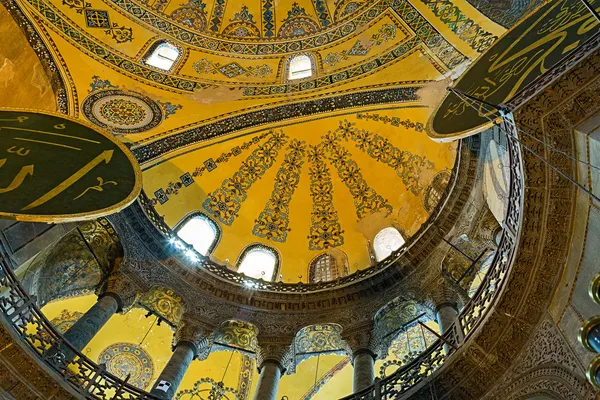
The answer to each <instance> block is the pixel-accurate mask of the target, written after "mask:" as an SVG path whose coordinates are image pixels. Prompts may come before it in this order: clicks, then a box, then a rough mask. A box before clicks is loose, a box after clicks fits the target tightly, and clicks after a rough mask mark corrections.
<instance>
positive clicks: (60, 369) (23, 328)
mask: <svg viewBox="0 0 600 400" xmlns="http://www.w3.org/2000/svg"><path fill="white" fill-rule="evenodd" d="M0 314H1V315H0V318H2V319H3V321H2V322H3V324H4V326H5V327H6V328H7V329H9V330H10V334H11V335H12V336H13V338H14V339H15V340H20V341H21V342H22V343H24V344H25V348H26V349H27V350H29V351H28V352H29V353H31V352H33V353H34V354H35V355H37V357H35V356H34V358H37V360H36V361H37V362H38V363H42V364H44V365H45V367H46V370H48V368H49V369H50V371H53V372H56V373H57V374H59V377H60V379H58V381H62V382H64V384H65V385H66V386H67V387H68V388H69V389H71V390H70V391H71V392H75V393H77V395H78V397H80V398H85V399H97V400H131V399H137V400H158V398H157V397H154V396H152V395H150V394H148V393H146V392H144V391H143V390H141V389H138V388H136V387H134V386H132V385H130V384H128V383H127V378H126V379H125V380H122V379H120V378H118V377H116V376H115V375H113V374H111V373H110V372H108V371H107V370H106V368H105V366H104V365H98V364H96V363H95V362H93V361H92V360H90V359H89V358H87V357H86V356H84V355H83V354H81V353H80V352H79V351H77V350H76V349H75V348H74V347H73V346H71V344H70V343H69V342H67V341H66V340H65V338H64V337H63V336H62V335H61V334H60V333H59V332H58V331H57V330H56V328H55V327H54V326H53V325H52V324H51V323H50V321H48V319H46V317H45V316H44V314H43V313H42V312H41V311H40V309H39V308H38V307H37V305H36V301H35V298H34V297H31V296H29V294H28V293H27V292H26V291H25V290H24V289H23V287H22V286H21V284H20V282H19V280H18V279H17V277H16V276H15V274H14V273H13V271H12V270H11V268H10V265H9V264H8V262H7V260H6V258H5V257H4V255H1V254H0ZM58 349H60V350H58ZM69 352H70V354H68V355H67V354H65V353H69ZM59 377H55V378H59Z"/></svg>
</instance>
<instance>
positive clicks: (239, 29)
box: [223, 5, 260, 37]
mask: <svg viewBox="0 0 600 400" xmlns="http://www.w3.org/2000/svg"><path fill="white" fill-rule="evenodd" d="M229 22H231V24H229V25H227V26H226V27H225V29H223V35H227V36H234V37H258V36H259V35H260V32H259V30H258V28H257V27H256V22H255V21H254V16H253V15H252V14H250V11H249V10H248V7H247V6H245V5H242V9H241V10H240V12H237V13H235V15H234V16H233V18H232V19H230V20H229Z"/></svg>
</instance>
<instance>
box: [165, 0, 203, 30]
mask: <svg viewBox="0 0 600 400" xmlns="http://www.w3.org/2000/svg"><path fill="white" fill-rule="evenodd" d="M205 9H206V4H204V3H203V2H202V1H201V0H188V2H187V3H186V4H184V5H182V6H181V7H179V8H176V9H175V10H173V12H171V15H170V17H171V19H173V20H174V21H175V22H179V23H181V24H184V25H186V26H189V27H190V28H192V29H197V30H199V31H203V30H205V29H206V10H205Z"/></svg>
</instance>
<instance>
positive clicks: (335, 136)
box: [322, 129, 392, 220]
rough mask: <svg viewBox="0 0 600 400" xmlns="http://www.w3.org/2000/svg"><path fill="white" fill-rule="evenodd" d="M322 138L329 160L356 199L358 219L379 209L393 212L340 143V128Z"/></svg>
mask: <svg viewBox="0 0 600 400" xmlns="http://www.w3.org/2000/svg"><path fill="white" fill-rule="evenodd" d="M322 139H323V146H324V148H325V150H326V151H327V153H328V154H329V160H330V161H331V162H332V163H333V165H334V166H335V168H336V169H337V171H338V175H339V177H340V179H341V180H342V181H343V182H344V183H345V184H346V186H347V187H348V190H349V191H350V194H351V195H352V197H353V199H354V206H355V207H356V216H357V217H358V219H359V220H360V219H361V218H364V217H366V216H367V215H370V214H372V213H374V212H377V211H386V212H387V213H388V214H389V213H391V212H392V206H390V205H389V204H388V203H387V200H385V199H384V198H383V197H381V195H379V194H377V192H375V190H374V189H372V188H371V187H370V186H369V185H368V184H367V182H366V181H365V179H364V178H363V176H362V173H361V172H360V167H359V166H358V164H357V163H356V161H354V160H353V159H352V158H351V157H352V155H351V154H350V152H349V151H348V150H346V149H345V148H344V147H343V146H342V145H341V144H340V142H341V140H342V137H340V136H339V129H337V130H336V131H334V132H331V131H330V132H328V133H327V134H326V135H325V136H323V137H322Z"/></svg>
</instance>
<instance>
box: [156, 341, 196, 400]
mask: <svg viewBox="0 0 600 400" xmlns="http://www.w3.org/2000/svg"><path fill="white" fill-rule="evenodd" d="M193 359H194V348H193V345H192V344H190V343H188V342H179V343H177V346H176V347H175V351H174V352H173V355H172V356H171V358H170V359H169V362H168V363H167V365H165V367H164V368H163V370H162V372H161V373H160V375H159V377H158V378H157V379H156V382H154V386H152V390H151V391H150V393H151V394H153V395H154V396H156V397H160V398H162V399H172V398H173V396H175V393H176V392H177V389H178V388H179V385H180V384H181V380H182V379H183V376H184V375H185V373H186V371H187V370H188V368H189V366H190V364H191V362H192V360H193Z"/></svg>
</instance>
